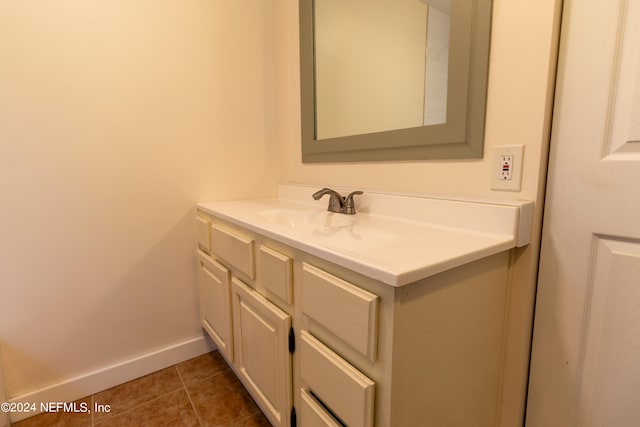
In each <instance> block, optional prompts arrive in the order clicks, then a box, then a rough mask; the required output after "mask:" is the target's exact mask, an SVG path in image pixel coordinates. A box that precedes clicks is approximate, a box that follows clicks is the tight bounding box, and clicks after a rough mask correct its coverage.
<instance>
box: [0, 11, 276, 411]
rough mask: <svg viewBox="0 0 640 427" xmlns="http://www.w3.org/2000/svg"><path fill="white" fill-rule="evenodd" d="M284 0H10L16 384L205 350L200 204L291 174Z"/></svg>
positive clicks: (9, 187) (8, 343)
mask: <svg viewBox="0 0 640 427" xmlns="http://www.w3.org/2000/svg"><path fill="white" fill-rule="evenodd" d="M275 4H277V2H275V0H274V1H265V0H243V1H242V2H239V1H235V0H218V1H215V2H212V1H209V0H184V1H180V2H176V1H171V0H160V1H159V0H138V1H135V2H131V1H128V0H104V1H100V0H99V1H91V2H86V1H83V0H43V1H39V2H23V1H20V0H5V1H3V2H0V58H1V59H0V61H1V65H0V195H1V196H0V197H1V200H2V201H1V203H2V209H0V236H1V238H0V283H1V288H2V295H1V296H0V324H1V325H2V327H1V330H0V337H1V344H2V346H1V350H2V363H3V364H4V368H5V376H6V386H7V387H6V391H7V394H8V395H9V396H8V397H9V398H15V397H20V396H25V395H28V394H29V393H32V392H37V391H38V390H40V389H44V390H45V391H46V390H47V389H49V388H51V387H53V390H54V393H53V394H52V395H51V394H50V395H48V396H49V397H50V398H55V400H60V399H62V398H73V396H74V395H77V394H82V393H84V392H86V391H87V390H90V389H91V387H94V386H95V384H96V383H95V382H93V383H92V382H91V381H90V379H91V377H92V375H94V374H95V375H98V374H100V372H101V371H100V370H106V372H107V373H108V372H109V371H110V370H116V371H118V372H120V373H121V376H124V377H126V376H136V374H137V375H140V374H141V373H142V371H144V370H145V369H151V368H153V367H154V366H152V365H153V363H155V364H156V365H158V364H162V363H168V362H169V361H170V359H172V358H173V359H175V358H179V357H184V355H185V354H188V353H190V352H191V353H193V352H198V351H204V349H205V347H206V346H204V345H202V342H203V341H201V339H202V338H201V337H202V334H201V330H200V327H199V324H198V318H197V299H196V293H195V278H194V274H195V256H194V232H193V231H194V230H193V228H194V226H193V217H194V204H195V203H197V202H198V201H205V200H215V199H228V198H244V197H259V196H266V195H272V194H274V193H275V190H276V188H275V185H276V183H277V182H278V181H279V180H280V176H279V170H280V169H281V168H280V167H279V162H280V160H279V159H280V157H281V156H280V154H281V152H282V150H283V149H282V148H281V146H280V142H279V141H281V140H282V137H281V135H279V128H278V127H277V126H276V125H275V124H274V123H276V122H277V120H278V117H277V115H278V111H282V108H280V107H279V103H280V97H279V96H278V95H279V94H278V92H279V90H278V86H277V82H276V80H275V76H276V74H277V73H278V70H277V65H276V64H278V55H279V53H278V51H276V50H275V47H274V46H275V42H274V40H275V38H276V36H275V35H276V34H277V33H278V31H279V30H278V27H277V25H278V21H279V20H280V18H279V17H278V16H277V15H276V10H275V9H274V5H275ZM176 348H177V350H176ZM181 348H183V350H184V351H179V350H180V349H181ZM165 350H166V353H167V354H168V355H167V356H166V357H164V358H163V357H162V354H163V351H165ZM150 354H151V355H152V356H153V357H151V359H153V363H147V364H145V363H142V362H144V361H145V359H144V358H145V357H146V356H148V355H150ZM156 356H157V357H156ZM136 358H138V359H136ZM139 358H142V359H139ZM132 361H133V362H132ZM128 362H132V364H129V365H130V366H129V367H130V368H131V369H124V368H123V365H125V367H126V366H127V363H128ZM104 373H105V372H102V374H101V376H100V375H98V376H100V378H102V379H103V380H104V381H107V382H108V378H107V379H106V380H105V378H106V376H105V375H104ZM87 376H88V377H89V378H88V380H87ZM107 376H108V375H107ZM78 378H80V379H82V381H80V380H78ZM76 380H78V381H76ZM104 381H103V382H104ZM111 381H113V380H111ZM98 382H100V381H98ZM80 383H82V385H79V384H80ZM56 390H57V391H56ZM94 391H95V390H94ZM56 393H57V394H56ZM36 394H37V393H36ZM37 395H43V394H42V393H40V394H37ZM44 395H46V392H45V393H44ZM75 397H80V396H75Z"/></svg>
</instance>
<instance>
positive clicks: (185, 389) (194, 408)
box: [174, 365, 203, 426]
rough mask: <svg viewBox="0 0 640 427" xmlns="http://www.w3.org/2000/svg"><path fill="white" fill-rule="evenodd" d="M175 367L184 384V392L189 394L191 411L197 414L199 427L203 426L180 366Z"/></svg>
mask: <svg viewBox="0 0 640 427" xmlns="http://www.w3.org/2000/svg"><path fill="white" fill-rule="evenodd" d="M174 367H175V368H176V371H177V372H178V377H180V382H182V388H183V389H184V392H185V393H187V399H189V404H190V405H191V409H192V410H193V413H194V414H195V416H196V419H197V420H198V425H199V426H202V425H203V424H202V420H201V419H200V414H198V411H196V405H194V404H193V400H191V395H190V394H189V390H187V384H185V382H184V378H182V374H181V373H180V369H178V365H175V366H174Z"/></svg>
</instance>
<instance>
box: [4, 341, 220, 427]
mask: <svg viewBox="0 0 640 427" xmlns="http://www.w3.org/2000/svg"><path fill="white" fill-rule="evenodd" d="M215 348H216V347H215V344H213V342H212V341H211V340H210V339H209V338H208V337H205V336H201V337H196V338H192V339H190V340H187V341H184V342H181V343H178V344H174V345H171V346H169V347H165V348H163V349H161V350H157V351H153V352H151V353H147V354H145V355H142V356H138V357H134V358H132V359H129V360H126V361H124V362H120V363H116V364H114V365H111V366H106V367H104V368H101V369H98V370H96V371H93V372H89V373H87V374H84V375H80V376H77V377H75V378H70V379H68V380H65V381H62V382H59V383H57V384H53V385H51V386H47V387H44V388H42V389H40V390H36V391H33V392H30V393H27V394H24V395H21V396H17V397H15V398H12V399H10V402H20V403H35V404H36V406H37V407H38V408H39V407H40V402H73V401H75V400H78V399H81V398H83V397H86V396H90V395H92V394H95V393H98V392H100V391H102V390H106V389H108V388H111V387H114V386H117V385H120V384H123V383H125V382H127V381H131V380H133V379H136V378H140V377H142V376H144V375H147V374H150V373H152V372H155V371H158V370H160V369H164V368H166V367H168V366H172V365H175V364H176V363H180V362H183V361H185V360H188V359H191V358H194V357H197V356H200V355H201V354H204V353H208V352H210V351H212V350H215ZM32 415H35V413H12V414H11V421H12V422H17V421H20V420H22V419H24V418H28V417H30V416H32Z"/></svg>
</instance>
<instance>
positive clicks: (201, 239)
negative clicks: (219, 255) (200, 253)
mask: <svg viewBox="0 0 640 427" xmlns="http://www.w3.org/2000/svg"><path fill="white" fill-rule="evenodd" d="M196 238H197V239H198V245H200V248H201V249H202V250H204V251H207V252H209V251H211V222H210V221H207V220H206V219H204V218H200V217H196Z"/></svg>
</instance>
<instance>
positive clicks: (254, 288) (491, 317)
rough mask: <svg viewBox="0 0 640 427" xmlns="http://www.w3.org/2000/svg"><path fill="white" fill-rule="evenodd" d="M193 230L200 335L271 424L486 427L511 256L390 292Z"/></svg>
mask: <svg viewBox="0 0 640 427" xmlns="http://www.w3.org/2000/svg"><path fill="white" fill-rule="evenodd" d="M197 223H198V225H197V228H196V230H197V233H198V246H199V249H198V254H199V255H198V258H199V267H200V269H201V274H200V275H199V278H200V279H199V280H200V298H201V305H200V306H201V311H202V319H203V320H202V324H203V327H204V329H205V330H206V331H207V332H208V333H209V334H210V335H211V337H212V338H213V340H214V341H215V342H216V344H218V347H219V348H220V351H221V352H222V354H223V355H224V356H225V357H226V358H227V360H228V361H229V363H230V364H231V366H232V367H233V369H234V371H235V372H236V374H237V375H238V377H239V378H240V380H241V381H242V382H243V384H244V385H245V386H246V388H247V389H248V390H249V392H250V393H251V394H252V396H253V397H254V399H255V400H256V402H257V403H258V404H259V405H260V407H261V409H262V410H263V412H264V413H265V414H266V415H267V417H268V418H269V420H270V421H271V423H272V424H273V425H275V426H289V425H294V423H295V424H296V425H298V426H302V427H315V426H333V427H335V426H343V425H347V426H349V427H371V426H375V427H405V426H406V427H414V426H418V425H434V426H441V425H447V426H470V425H471V426H474V427H476V426H477V427H482V426H493V425H495V422H496V408H497V406H498V402H499V399H500V379H501V373H502V370H501V364H502V359H501V357H502V354H503V345H504V343H503V337H504V330H505V318H504V317H505V316H504V313H505V304H506V298H507V288H508V266H509V259H510V251H508V250H504V251H500V252H498V253H495V254H492V255H489V256H487V257H484V258H482V259H479V260H476V261H472V262H469V263H466V264H464V265H460V266H458V267H456V268H453V269H450V270H447V271H444V272H440V273H438V274H434V275H431V276H429V277H426V278H424V279H420V280H417V281H415V282H413V283H409V284H406V285H402V286H391V285H389V284H387V283H383V282H382V281H379V280H376V279H374V278H371V277H368V276H366V275H364V274H361V273H358V272H355V271H353V270H352V269H348V268H344V267H342V266H340V265H338V264H336V263H334V262H332V261H331V260H328V259H325V258H323V257H320V256H317V255H313V254H310V253H308V252H306V251H303V250H300V249H297V248H294V247H292V246H290V245H288V244H286V242H283V241H278V240H276V239H274V238H273V237H272V236H265V235H263V234H261V233H258V232H257V231H255V230H251V229H249V228H245V227H242V226H241V225H239V224H236V223H232V222H230V221H228V219H223V218H220V217H217V216H216V215H215V213H214V212H210V211H207V210H206V209H203V208H200V209H199V210H198V214H197ZM203 224H204V225H203ZM389 250H393V248H389ZM211 266H213V267H211ZM211 269H213V270H215V272H214V273H211V274H210V270H211ZM225 272H226V273H225ZM211 277H214V279H212V278H211ZM214 289H215V291H214ZM212 300H215V301H212ZM229 324H230V329H229V326H228V325H229ZM229 331H231V332H229ZM290 351H291V352H290Z"/></svg>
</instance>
